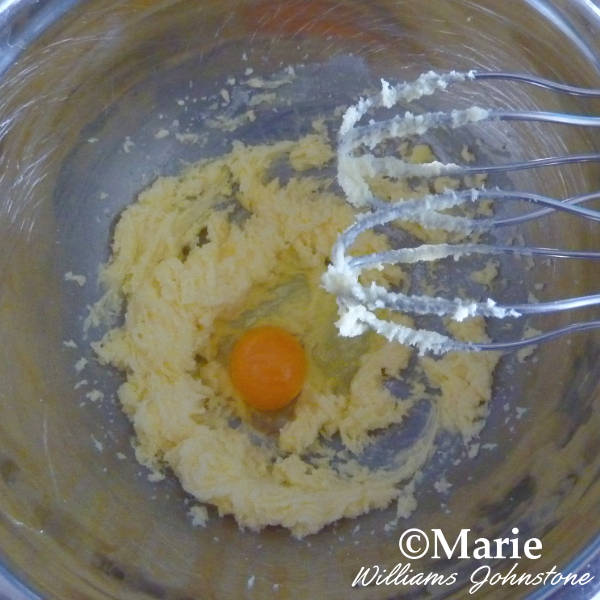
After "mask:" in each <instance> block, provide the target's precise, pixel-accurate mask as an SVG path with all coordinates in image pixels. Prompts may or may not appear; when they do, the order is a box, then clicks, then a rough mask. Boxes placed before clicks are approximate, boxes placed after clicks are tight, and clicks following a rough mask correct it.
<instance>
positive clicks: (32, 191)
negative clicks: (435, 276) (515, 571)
mask: <svg viewBox="0 0 600 600" xmlns="http://www.w3.org/2000/svg"><path fill="white" fill-rule="evenodd" d="M0 11H1V12H0V43H1V46H0V71H1V72H2V78H1V80H0V136H1V137H0V152H1V163H0V168H1V170H0V353H1V359H0V414H1V415H2V417H1V418H0V556H1V564H2V567H0V575H1V577H0V598H4V597H6V598H10V599H14V600H17V599H18V600H21V599H30V598H42V597H43V598H46V599H48V600H50V599H58V600H65V599H69V600H75V599H82V600H83V599H106V598H119V599H136V600H141V599H150V598H165V599H166V598H168V599H173V600H174V599H177V600H184V599H186V600H189V599H191V598H202V599H208V598H215V599H217V598H218V599H222V598H241V597H247V598H260V599H261V600H262V599H267V598H294V599H300V598H319V599H323V600H325V599H341V598H350V597H352V598H354V597H356V598H369V599H375V598H392V597H398V598H425V597H433V598H442V597H449V598H463V597H467V596H468V591H467V590H468V587H469V585H470V584H469V581H468V575H469V573H470V572H471V571H473V569H474V568H476V567H477V566H478V565H477V564H476V563H475V562H474V561H471V560H462V561H461V560H458V561H454V562H452V561H450V562H449V563H448V562H443V561H436V560H434V559H423V560H421V561H417V562H415V563H414V564H413V568H415V569H416V570H424V571H428V570H437V571H440V572H450V571H452V570H457V571H459V572H460V577H459V579H458V582H457V584H456V585H455V586H451V587H448V588H442V587H438V588H431V589H429V590H416V591H415V590H413V591H412V592H411V594H412V595H407V594H408V592H407V591H406V590H402V589H396V588H393V587H392V588H390V587H388V586H379V587H377V586H371V587H368V588H365V589H351V587H350V586H351V583H352V581H353V579H354V577H355V576H356V574H357V573H358V571H359V569H360V567H361V566H363V565H364V566H370V565H373V564H379V565H382V566H385V567H387V568H391V567H392V566H393V565H395V564H396V563H398V562H405V559H404V558H403V557H402V556H401V555H400V553H399V550H398V537H399V534H400V532H401V531H402V530H404V529H406V528H408V527H420V528H421V529H426V530H428V529H431V528H441V529H442V530H443V531H444V533H445V534H446V535H447V536H448V538H449V539H450V538H452V537H453V536H456V535H457V533H458V532H459V531H460V530H461V529H463V528H469V529H471V530H472V531H473V532H476V533H477V535H478V536H484V537H488V538H490V539H492V538H497V537H505V536H506V535H507V534H508V535H510V531H511V529H512V528H513V527H515V526H517V527H519V528H520V530H521V533H522V535H523V536H526V537H533V536H535V537H538V538H540V539H541V540H542V543H543V553H542V557H541V558H540V559H539V560H537V561H530V562H529V563H527V564H526V567H527V570H528V571H529V572H543V571H547V570H549V569H550V568H551V567H552V566H554V565H556V566H557V570H559V571H563V572H568V571H573V570H580V571H581V572H582V573H583V572H585V571H586V570H587V571H590V572H591V573H592V574H594V573H595V574H596V580H600V561H599V559H598V556H599V555H600V537H599V533H600V479H599V474H600V435H599V434H598V432H599V431H600V406H599V403H600V387H599V384H600V339H599V337H598V335H596V334H593V333H590V334H586V335H579V336H577V337H575V338H573V340H572V341H571V342H568V341H567V340H561V341H557V342H553V343H552V344H549V345H547V346H545V347H543V348H540V349H539V351H538V355H537V358H538V360H537V362H529V363H526V365H525V366H522V365H520V364H519V363H516V362H515V361H513V362H510V360H509V361H507V362H506V364H505V366H504V367H503V368H502V369H501V371H500V372H499V376H498V382H497V389H496V395H495V398H494V401H493V405H492V413H491V415H490V419H489V422H488V425H487V427H486V428H485V430H484V432H483V434H482V439H481V443H482V444H486V443H487V444H497V446H496V447H495V449H493V450H490V451H483V450H482V451H481V452H480V454H479V455H478V456H477V457H476V458H475V459H473V460H472V461H467V460H463V461H462V462H461V463H460V464H459V465H451V461H452V459H453V457H454V458H455V457H456V454H452V452H453V451H459V450H460V448H459V444H458V443H457V442H456V440H454V441H453V440H446V443H447V444H448V448H449V451H448V452H447V456H446V458H443V457H440V456H438V457H436V459H435V460H434V461H433V463H432V466H431V468H430V469H429V470H428V471H427V473H426V475H425V478H424V480H423V481H422V482H421V486H420V491H419V497H420V504H419V508H418V510H417V511H416V512H415V513H414V514H413V516H412V517H410V519H408V520H406V522H404V523H400V524H399V526H398V529H395V530H393V529H392V530H390V531H386V530H384V527H383V526H384V524H385V523H387V522H388V521H389V520H390V518H391V515H392V512H391V511H382V512H375V513H371V514H369V515H367V516H364V517H362V518H360V519H357V520H355V521H348V522H346V521H344V522H341V523H338V524H337V525H335V526H333V527H328V528H326V529H325V530H324V531H322V532H321V533H319V534H318V535H315V536H312V537H310V538H308V539H306V540H303V541H297V540H295V539H293V538H291V537H290V535H289V534H288V533H287V532H285V531H283V530H279V529H274V528H273V529H269V530H266V531H264V532H262V533H252V532H247V531H241V530H240V529H239V528H238V527H237V525H236V523H235V522H234V521H233V519H230V518H224V519H218V518H213V519H211V520H210V522H209V524H208V526H207V527H206V528H205V529H198V528H192V527H191V526H190V523H189V519H188V517H187V516H186V510H187V509H186V507H185V505H184V501H185V500H186V496H185V494H184V493H183V492H182V490H181V489H180V487H179V485H178V483H177V482H176V481H175V480H174V479H173V478H167V479H166V480H165V481H163V482H160V483H151V482H149V481H148V479H147V473H146V472H145V471H144V469H143V468H142V467H140V466H139V465H138V464H137V463H136V462H135V460H134V458H133V453H132V450H131V446H130V438H131V436H132V430H131V427H130V424H129V423H128V421H127V419H126V417H125V416H124V415H122V414H121V413H120V411H119V409H118V407H117V406H116V405H115V403H114V402H111V401H110V398H111V396H112V395H113V394H114V391H115V390H116V387H117V385H118V382H119V374H118V373H115V372H112V371H110V370H107V369H106V368H103V367H101V366H100V365H98V364H96V363H94V362H93V356H92V354H91V350H90V349H89V341H88V342H86V341H85V340H83V338H82V318H83V316H84V315H85V314H86V306H87V305H89V304H91V303H93V302H94V301H95V300H96V299H97V298H98V296H99V291H98V289H97V288H96V286H95V284H94V280H95V274H96V272H97V268H98V265H99V264H100V263H101V262H103V261H105V260H106V258H107V257H108V248H109V245H108V244H109V240H110V235H111V230H112V229H111V228H112V226H113V224H114V220H115V218H116V216H117V215H118V213H119V211H120V210H121V209H122V208H123V207H124V206H126V205H127V204H129V203H130V202H131V201H132V200H133V199H134V198H135V196H136V194H137V193H138V192H139V191H140V190H141V189H143V188H144V187H145V186H146V185H147V184H148V183H149V182H150V181H152V179H153V178H154V177H155V176H156V175H157V174H166V173H174V172H176V171H177V170H178V168H180V165H181V164H182V163H181V161H193V160H197V159H199V158H201V157H203V156H209V155H214V154H217V153H220V152H222V151H224V150H225V149H226V148H227V145H228V144H229V142H230V140H231V137H223V136H219V135H214V134H213V135H211V137H210V140H209V143H208V144H207V145H206V146H204V147H200V146H197V145H186V144H182V143H180V142H178V141H177V140H176V139H174V137H173V136H170V137H169V138H164V139H155V137H154V133H155V132H156V131H157V129H159V128H160V127H161V123H163V122H169V123H172V121H173V120H178V121H179V124H180V127H181V128H182V129H181V131H182V132H185V130H186V129H189V130H190V131H191V132H203V131H204V130H205V127H204V125H203V124H202V122H201V120H197V119H196V118H195V117H197V115H198V111H201V110H204V108H205V107H204V108H203V106H204V105H202V101H200V104H199V105H198V106H200V108H196V109H193V110H192V109H191V108H190V107H189V106H188V105H187V103H184V104H185V105H184V106H181V105H180V104H178V102H177V99H180V98H183V97H185V96H186V95H189V96H191V95H192V92H191V91H190V90H192V91H193V95H194V97H202V96H209V97H210V96H211V95H214V94H218V93H219V90H220V89H221V87H222V86H223V84H224V82H225V80H226V79H227V78H228V77H229V76H234V77H237V76H239V74H241V73H243V72H244V70H245V69H246V68H248V67H251V68H253V69H254V71H255V73H256V74H263V75H265V76H266V75H269V74H270V73H273V72H275V71H278V70H280V69H282V68H284V67H285V66H287V65H299V64H303V65H304V67H303V68H300V67H299V72H300V73H301V74H302V76H301V77H300V78H299V83H298V84H297V87H295V88H293V90H294V95H293V97H291V98H290V99H291V100H292V107H291V108H290V110H289V111H288V112H285V111H282V113H281V115H280V116H279V117H278V118H277V119H275V118H270V119H269V120H268V123H267V125H268V126H267V125H265V122H264V121H261V120H260V119H259V120H258V121H257V123H256V124H254V125H252V126H250V125H249V126H248V127H246V128H243V129H241V130H239V131H238V132H236V136H239V137H241V138H242V139H244V140H246V141H250V142H253V141H263V140H268V139H274V138H276V137H278V136H279V137H282V136H293V135H297V133H298V131H300V130H301V128H302V127H303V124H304V123H305V122H306V121H307V120H308V118H310V117H311V116H312V115H315V114H318V113H319V112H320V111H321V112H322V111H323V110H330V109H333V108H334V107H335V106H336V103H337V102H339V101H340V100H344V99H346V100H349V99H350V98H352V97H356V96H357V95H358V94H360V93H361V92H362V91H363V89H364V88H365V87H367V86H368V85H373V84H377V81H378V78H379V77H381V76H385V77H386V78H389V79H391V80H394V79H410V78H412V77H413V76H415V75H417V74H418V73H420V72H422V71H424V70H427V69H429V68H434V69H437V70H448V69H470V68H485V69H488V68H489V69H503V70H511V71H524V72H529V73H535V74H538V75H542V76H546V77H550V78H554V79H557V80H561V81H566V82H571V83H573V84H578V85H588V86H591V87H600V75H599V67H600V8H599V7H598V6H597V5H596V4H595V3H594V2H592V0H570V1H569V0H504V1H503V2H498V1H497V0H479V1H478V2H473V1H471V0H429V1H428V2H423V1H419V0H377V1H376V2H368V3H367V2H361V1H358V0H356V1H352V0H345V1H342V2H339V1H337V2H330V1H329V0H304V1H301V2H298V1H293V0H263V1H262V2H261V1H258V0H214V1H213V0H86V1H83V0H81V1H80V0H21V1H18V0H17V1H13V2H11V1H10V0H9V1H7V2H3V3H1V4H0ZM244 55H245V58H246V59H247V60H245V59H244ZM486 99H491V101H493V102H496V103H498V104H501V105H505V106H510V107H513V108H517V107H526V106H527V107H529V108H535V107H540V106H545V107H549V108H559V109H565V110H575V111H577V112H584V113H585V112H589V113H595V114H600V104H599V103H598V102H587V103H585V102H583V101H580V100H576V99H570V100H566V99H564V98H562V99H559V98H556V97H555V96H552V95H550V94H548V93H547V92H543V91H539V90H537V91H536V90H531V89H529V90H524V89H523V88H519V87H517V86H515V85H513V84H506V85H503V86H499V87H494V86H491V85H490V86H486V85H480V86H479V87H478V88H466V89H462V91H459V92H456V94H455V95H449V96H445V97H444V102H447V103H448V104H451V103H452V102H455V101H464V100H467V101H479V102H480V103H483V102H484V101H485V100H486ZM207 102H208V101H207ZM194 110H196V111H197V112H194ZM160 115H163V116H162V118H161V116H160ZM265 118H266V117H265ZM127 136H128V137H129V138H130V139H131V140H132V141H133V142H134V143H135V144H136V151H135V152H126V151H125V149H124V143H125V141H126V138H127ZM481 136H482V138H483V140H484V142H485V147H487V148H488V149H491V150H490V152H492V153H495V154H496V155H502V154H503V153H504V156H508V155H513V156H514V155H519V156H523V155H526V154H528V155H531V156H541V155H549V154H553V153H562V152H565V151H581V150H583V151H589V150H590V149H592V148H595V149H596V150H599V149H600V148H598V146H600V143H599V142H598V139H597V136H596V138H594V136H593V135H592V134H590V133H588V132H584V131H576V132H575V131H568V132H567V131H566V130H564V129H560V128H554V129H548V128H541V127H540V128H534V129H528V130H524V129H520V128H514V129H503V128H502V127H500V126H496V127H493V128H491V129H489V130H488V132H487V133H485V132H483V131H482V132H481ZM90 140H97V141H95V142H93V141H90ZM599 183H600V181H599V178H598V176H597V169H596V168H594V167H586V168H581V167H575V168H573V167H570V168H568V169H565V170H564V171H561V172H558V171H552V172H548V171H546V172H544V173H541V172H540V173H536V174H530V175H528V176H527V177H524V178H522V179H516V180H515V185H519V186H521V187H529V188H535V189H540V190H543V191H549V192H551V193H555V194H556V195H559V196H564V195H566V194H568V193H571V192H575V191H582V192H583V191H586V190H588V189H597V187H598V184H599ZM105 195H106V196H105ZM526 234H527V235H528V236H530V237H532V238H533V239H534V240H535V241H538V242H539V243H544V242H545V243H546V244H548V245H556V244H558V243H559V242H560V243H561V244H563V245H565V246H567V247H568V246H577V245H579V244H581V243H588V244H589V245H592V246H593V245H594V243H595V242H594V240H598V239H599V238H600V236H599V234H598V231H595V230H594V226H593V225H589V224H579V223H576V222H573V221H561V220H558V221H557V222H556V223H554V224H550V225H546V226H539V227H534V228H532V229H531V230H528V231H527V232H526ZM595 245H596V247H597V242H596V243H595ZM69 271H71V272H73V273H78V274H83V275H85V276H86V277H87V279H88V283H87V284H86V285H85V286H83V287H79V286H77V285H75V284H74V283H73V282H69V281H65V280H64V274H65V273H66V272H69ZM526 277H529V278H531V280H532V282H533V281H540V280H545V279H547V280H548V281H549V282H550V283H551V284H552V285H551V288H552V293H553V294H556V296H557V297H558V296H561V295H562V296H564V295H573V294H577V293H586V292H588V291H589V290H591V289H593V288H594V285H596V290H597V281H598V270H597V267H594V266H593V265H558V266H557V267H556V269H555V270H553V271H552V272H549V271H547V270H546V271H544V270H542V271H539V272H538V271H534V272H532V273H529V274H526ZM536 277H537V278H538V279H535V278H536ZM549 293H550V292H549ZM71 339H72V340H75V341H76V343H77V345H78V348H77V349H73V348H68V347H66V346H65V345H64V343H63V342H64V341H65V340H71ZM82 355H83V356H85V357H87V359H88V360H89V361H90V362H89V364H88V365H87V366H86V368H85V374H84V375H83V374H78V373H77V372H76V370H75V369H74V364H75V363H76V361H77V360H78V358H79V357H80V356H82ZM515 365H516V366H517V367H519V368H518V369H516V370H514V371H511V368H512V366H515ZM82 377H85V378H86V379H88V380H89V381H90V382H92V383H94V382H97V383H95V384H94V386H95V387H100V388H101V389H102V390H103V391H104V392H105V395H106V399H105V401H103V402H95V403H94V402H91V401H89V400H86V399H85V395H84V394H85V390H84V389H81V388H80V389H78V390H75V389H74V387H75V384H76V383H77V381H78V380H80V379H81V378H82ZM505 405H507V407H508V410H505ZM517 406H518V407H524V408H527V413H526V414H525V416H524V417H523V418H522V419H518V418H517V416H516V413H515V407H517ZM457 448H458V450H457ZM452 449H454V450H452ZM121 454H124V455H125V456H126V458H125V460H120V459H119V456H120V455H121ZM440 472H443V473H445V474H447V476H448V479H449V480H450V481H451V482H453V484H454V485H453V488H452V493H451V494H450V495H449V497H447V498H442V499H441V498H440V496H439V494H438V493H437V492H436V491H435V488H434V485H433V484H434V482H435V479H436V477H437V476H438V475H439V473H440ZM441 504H443V506H441ZM357 524H360V525H361V527H360V530H359V531H358V532H356V533H354V534H353V531H354V529H355V526H356V525H357ZM373 532H374V533H373ZM509 565H510V561H508V562H507V561H504V562H503V561H492V566H493V568H494V569H497V570H499V571H500V570H501V569H504V568H506V567H507V566H509ZM252 577H253V578H254V579H251V578H252ZM249 580H251V583H252V585H249ZM597 587H598V586H595V585H594V583H592V584H590V585H588V586H586V587H584V588H580V589H578V591H577V593H576V594H575V591H574V590H573V589H572V588H556V589H554V588H552V587H550V586H546V587H543V588H538V589H535V590H534V589H532V588H527V587H524V586H521V587H514V588H511V587H507V586H495V587H488V588H485V589H484V590H482V592H480V593H479V596H480V597H483V596H485V597H486V598H511V599H513V598H514V599H516V598H522V597H526V596H527V595H528V594H531V595H532V596H531V597H533V598H536V599H538V600H539V599H541V598H547V597H550V596H551V597H552V598H566V597H573V598H575V597H576V598H590V597H592V595H593V594H594V592H595V590H596V588H597ZM427 594H431V596H429V595H427ZM474 597H477V595H476V596H474Z"/></svg>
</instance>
